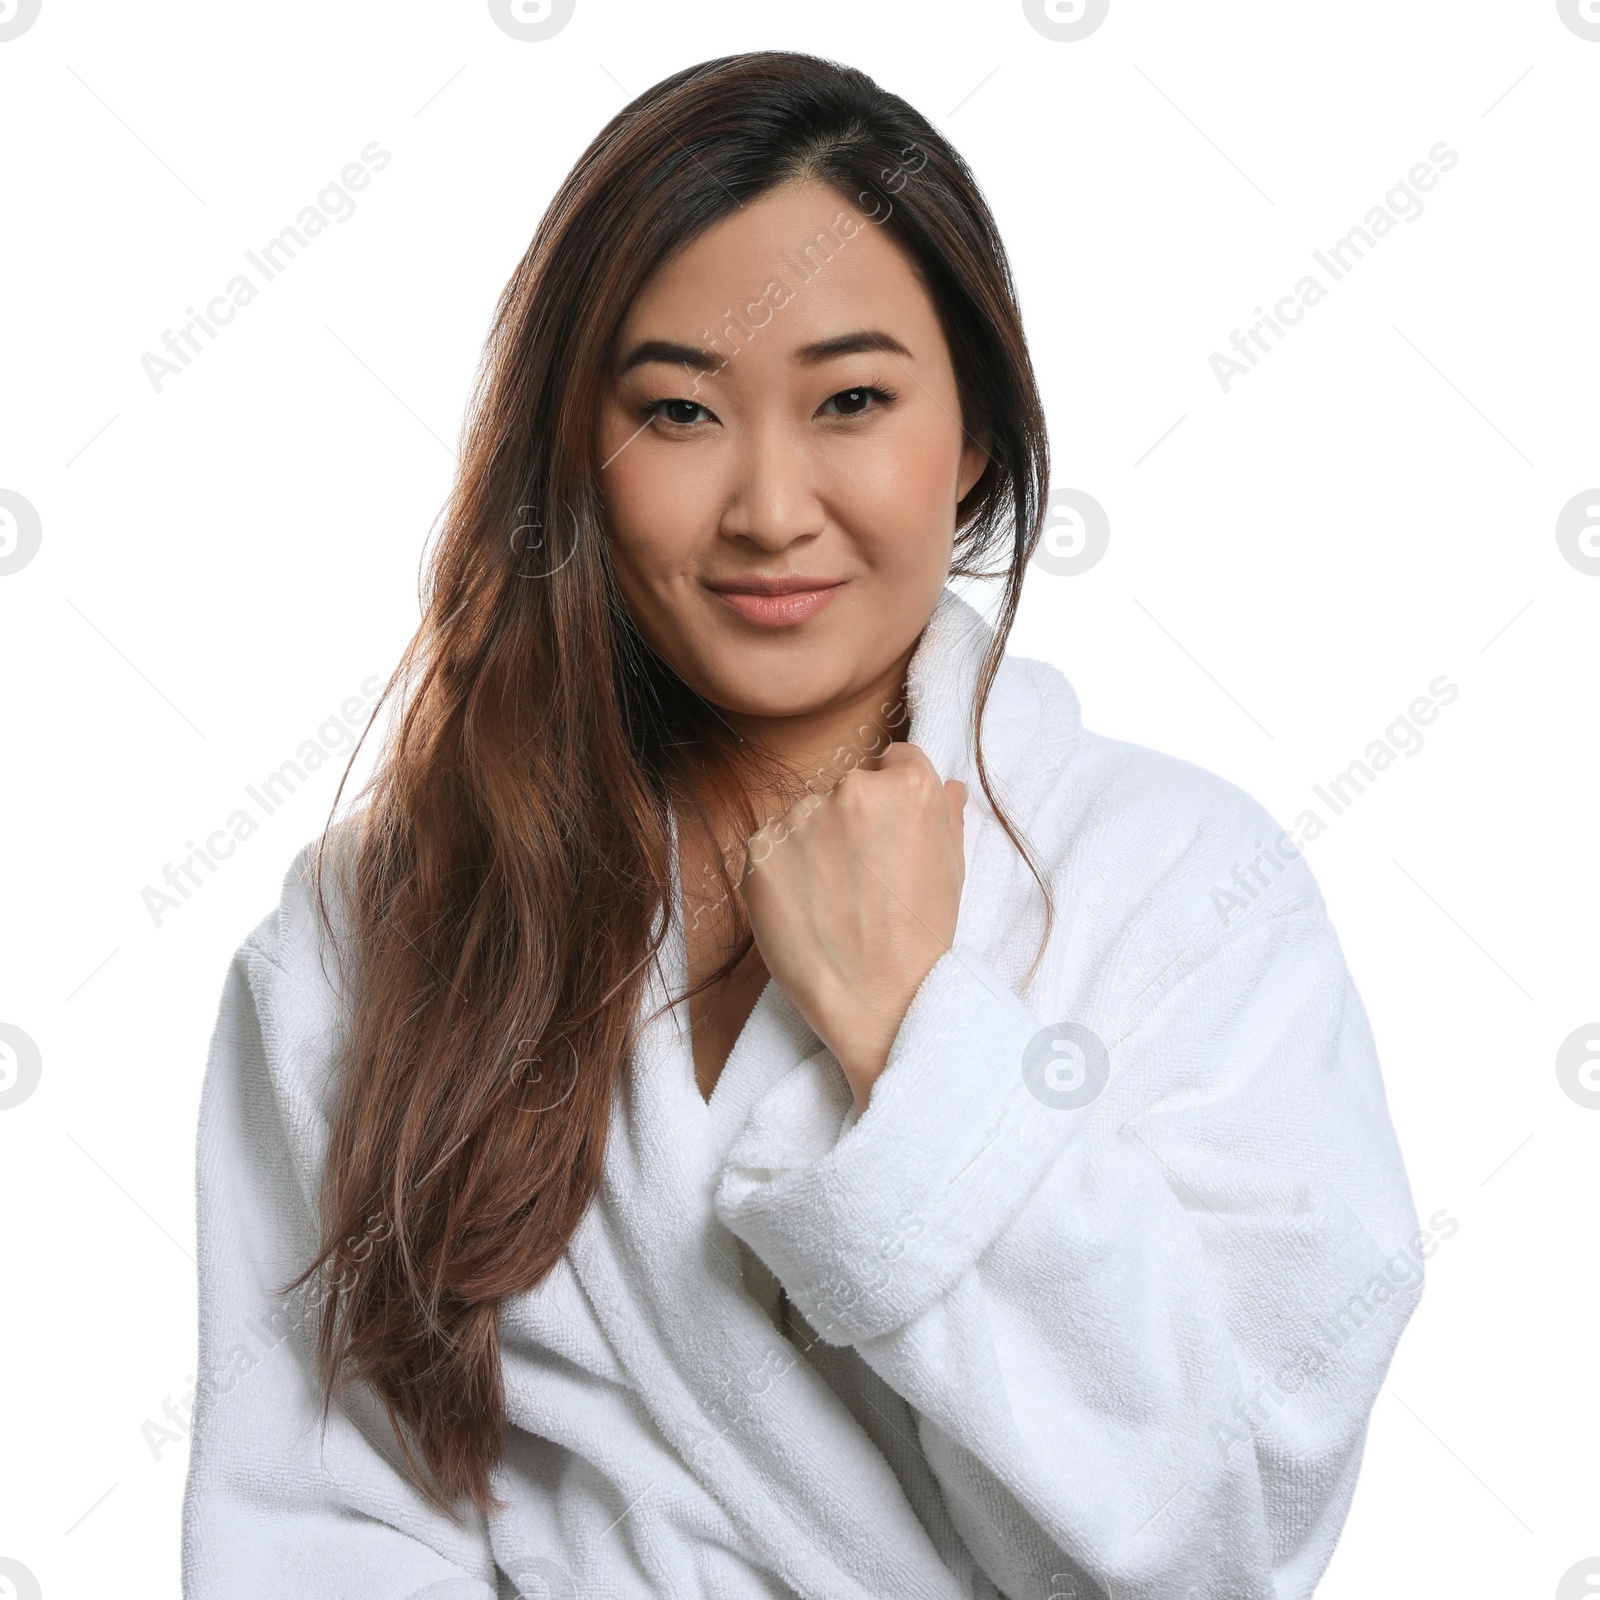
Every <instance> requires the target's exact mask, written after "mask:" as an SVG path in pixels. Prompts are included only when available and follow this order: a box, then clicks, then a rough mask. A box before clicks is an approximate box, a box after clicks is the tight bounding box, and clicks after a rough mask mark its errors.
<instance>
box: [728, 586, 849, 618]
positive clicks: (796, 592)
mask: <svg viewBox="0 0 1600 1600" xmlns="http://www.w3.org/2000/svg"><path fill="white" fill-rule="evenodd" d="M707 587H708V588H709V589H710V590H711V592H712V593H713V594H714V595H715V596H716V597H717V599H718V600H720V601H721V602H722V603H723V605H725V606H726V607H727V608H728V609H729V610H730V611H731V612H733V613H734V615H735V616H739V617H743V618H744V620H745V621H746V622H753V623H755V624H756V625H757V626H758V627H762V628H792V627H794V626H795V624H796V623H799V622H804V621H805V620H806V618H807V617H810V616H815V615H816V613H817V612H819V611H820V610H821V609H822V608H823V607H824V606H825V605H827V603H828V602H829V601H830V600H831V599H833V597H834V596H835V595H836V594H837V593H838V592H839V591H840V589H842V588H843V587H844V580H843V579H839V580H837V581H834V582H829V581H828V580H827V579H823V578H807V577H800V578H773V579H757V578H739V579H729V580H727V585H726V586H720V587H719V586H717V585H712V584H708V585H707Z"/></svg>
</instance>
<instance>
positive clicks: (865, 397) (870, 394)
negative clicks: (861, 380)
mask: <svg viewBox="0 0 1600 1600" xmlns="http://www.w3.org/2000/svg"><path fill="white" fill-rule="evenodd" d="M893 399H894V395H893V394H892V393H891V392H890V391H889V390H888V389H880V388H878V387H877V386H876V385H875V384H863V385H862V386H861V387H860V388H857V389H841V390H840V391H839V392H838V394H831V395H829V396H828V398H827V399H826V400H824V401H823V402H822V404H823V408H824V409H826V408H827V407H828V406H831V405H832V404H833V403H834V402H835V401H839V402H841V404H842V407H843V409H842V410H840V411H838V412H835V413H834V415H836V416H845V417H859V416H860V415H862V413H863V412H866V411H876V410H877V409H878V408H879V407H880V406H883V405H886V404H887V403H888V402H889V401H891V400H893Z"/></svg>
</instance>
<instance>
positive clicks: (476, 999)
mask: <svg viewBox="0 0 1600 1600" xmlns="http://www.w3.org/2000/svg"><path fill="white" fill-rule="evenodd" d="M1048 481H1049V474H1048V464H1047V458H1046V447H1045V436H1044V425H1043V418H1042V413H1041V409H1040V406H1039V402H1038V398H1037V395H1036V392H1035V387H1034V381H1033V376H1032V372H1031V369H1030V365H1029V361H1028V356H1027V350H1026V345H1025V342H1024V339H1023V335H1022V329H1021V325H1020V321H1019V317H1018V312H1017V308H1016V304H1015V300H1014V296H1013V292H1012V285H1011V281H1010V276H1009V271H1008V268H1007V266H1006V262H1005V256H1004V252H1003V249H1002V246H1001V244H1000V241H999V239H998V237H997V236H996V232H995V228H994V224H993V221H992V219H991V217H990V215H989V213H988V210H987V208H986V207H985V205H984V203H983V200H982V198H981V197H980V195H979V193H978V191H977V189H976V187H975V185H974V182H973V179H972V177H971V174H970V173H969V172H968V170H967V168H966V167H965V166H964V165H963V163H962V162H961V160H960V158H959V157H958V156H957V155H956V154H955V153H954V152H953V151H952V150H951V149H950V148H949V147H948V145H947V144H946V143H945V142H944V141H943V140H942V139H941V138H940V136H939V135H938V134H937V133H936V132H935V131H934V130H933V129H932V128H931V127H930V126H929V125H928V123H927V122H926V121H924V119H923V118H922V117H920V116H919V115H918V114H917V113H916V112H915V111H913V110H912V109H911V108H910V107H909V106H908V105H906V104H905V102H903V101H902V100H900V99H898V98H896V97H895V96H893V95H890V94H887V93H885V92H884V91H883V90H881V89H880V88H878V87H877V86H876V85H875V84H874V83H873V82H872V81H871V80H870V79H868V78H866V77H865V76H863V75H862V74H861V73H859V72H855V71H853V70H850V69H847V68H843V67H840V66H837V65H835V64H832V63H829V62H825V61H820V60H817V59H814V58H812V57H808V56H803V55H796V54H789V53H784V52H762V53H757V54H752V55H744V56H734V57H728V58H725V59H722V60H717V61H712V62H708V63H705V64H703V65H701V66H699V67H697V68H694V69H692V70H689V71H684V72H680V73H677V74H675V75H674V76H672V77H670V78H668V79H666V80H665V81H664V82H662V83H660V84H658V85H657V86H656V87H655V88H653V89H651V90H649V91H648V92H647V93H646V94H644V95H642V96H641V97H640V98H639V99H638V100H636V101H635V102H634V103H633V104H631V105H630V106H628V107H627V108H625V109H624V110H623V111H622V112H621V113H619V114H618V116H617V117H616V118H615V119H614V120H613V121H612V123H611V124H610V125H609V126H608V127H607V128H606V129H605V130H604V131H603V132H602V133H601V135H600V136H599V138H597V139H596V140H595V142H594V143H593V145H592V146H591V147H590V148H589V150H588V151H587V152H586V153H585V155H584V156H583V158H582V159H581V160H580V161H579V163H578V165H577V167H576V168H575V169H574V171H573V173H572V174H571V175H570V177H569V178H568V179H567V181H566V183H565V184H564V185H563V187H562V189H561V191H560V193H559V194H558V195H557V196H556V198H555V200H554V201H553V202H552V204H551V206H550V208H549V210H548V212H547V213H546V215H545V218H544V220H543V222H542V223H541V225H540V228H539V230H538V233H537V235H536V236H535V238H534V240H533V243H532V245H531V246H530V248H529V250H528V253H527V255H526V257H525V258H524V260H523V262H522V264H521V265H520V266H519V268H518V270H517V272H516V273H515V275H514V276H513V277H512V279H511V281H510V283H509V285H508V286H507V288H506V290H505V293H504V296H503V299H502V302H501V304H500V307H499V311H498V316H497V320H496V322H495V326H494V329H493V332H492V336H491V339H490V343H489V349H488V354H487V358H486V364H485V369H484V376H483V379H482V382H481V385H480V389H479V393H478V395H477V397H476V404H475V407H474V415H473V418H472V424H471V429H470V432H469V437H468V440H467V445H466V449H465V452H464V456H463V462H462V469H461V474H460V479H459V482H458V485H457V488H456V492H455V495H454V498H453V500H452V503H451V506H450V510H449V517H448V525H447V527H446V530H445V533H444V537H443V539H442V541H441V543H440V546H439V548H438V550H437V551H436V553H435V556H434V565H433V569H432V582H431V585H430V589H429V592H428V595H427V605H426V611H425V617H424V621H423V625H422V628H421V630H420V631H419V633H418V635H417V638H416V640H415V641H414V642H413V644H412V646H411V649H410V651H409V652H408V654H407V657H406V659H405V660H404V661H403V662H402V664H401V669H400V671H399V672H398V673H397V675H396V683H397V684H399V685H401V686H402V687H403V688H404V689H405V690H406V692H407V697H406V698H405V700H404V709H403V715H402V716H401V717H399V718H398V719H397V722H396V724H395V732H394V735H393V739H392V742H391V744H390V745H389V746H388V747H387V748H386V750H385V752H384V756H383V760H382V762H381V763H380V765H379V768H378V770H377V772H376V774H375V776H374V778H373V780H372V783H371V784H370V785H369V790H368V791H367V792H368V793H369V794H370V803H369V804H368V805H367V806H366V807H365V808H364V810H362V811H361V812H360V813H359V814H357V815H356V816H355V817H354V818H352V819H346V820H345V821H343V822H341V823H340V824H339V825H338V826H337V827H333V828H330V830H329V832H328V835H327V837H326V839H325V841H324V843H325V844H326V845H328V846H329V847H330V848H329V850H328V852H327V862H328V864H329V865H332V866H335V867H336V868H337V870H336V872H333V873H330V874H327V875H324V874H323V872H322V871H321V868H322V866H323V860H322V856H323V852H322V851H321V850H319V851H318V852H317V859H316V860H315V861H313V860H312V854H311V850H310V847H308V849H307V850H306V851H302V852H301V856H300V857H299V858H297V860H296V862H295V864H294V866H293V867H292V868H291V869H290V871H289V873H288V875H287V876H286V878H285V880H284V889H283V899H282V903H281V905H280V906H279V907H278V908H277V909H276V911H275V912H274V913H273V914H272V915H270V916H269V917H267V918H266V919H265V920H264V921H263V922H262V923H261V925H260V926H259V927H258V928H257V929H256V930H255V931H254V932H253V933H252V934H251V935H250V937H249V938H248V939H246V941H245V942H244V945H243V946H242V948H241V950H240V952H239V954H238V957H237V958H236V960H235V963H234V965H233V967H232V969H231V971H230V974H229V977H228V982H227V986H226V989H225V991H224V995H223V1001H222V1008H221V1013H220V1016H219V1019H218V1023H217V1030H216V1036H215V1041H214V1045H213V1051H212V1055H211V1059H210V1063H209V1066H208V1071H207V1081H206V1088H205V1093H204V1098H203V1104H202V1108H201V1118H200V1135H199V1141H200V1142H199V1149H200V1164H199V1202H200V1247H201V1268H200V1288H201V1376H200V1380H199V1383H198V1384H197V1395H196V1408H195V1419H194V1446H193V1454H192V1460H191V1467H190V1476H189V1482H188V1488H187V1496H186V1502H185V1540H184V1552H185V1557H184V1560H185V1581H186V1592H187V1593H189V1594H190V1595H191V1596H194V1597H197V1600H210V1597H213V1596H234V1595H245V1594H250V1595H256V1594H261V1593H292V1594H295V1595H298V1596H333V1595H356V1594H359V1595H362V1596H388V1595H393V1596H400V1595H408V1596H418V1595H424V1594H425V1595H428V1596H430V1597H436V1600H444V1597H446V1596H459V1597H462V1600H466V1597H469V1596H472V1597H484V1600H488V1597H490V1596H500V1597H504V1596H509V1595H512V1594H518V1593H520V1594H524V1595H528V1596H543V1595H568V1596H576V1595H585V1596H588V1595H593V1596H601V1595H604V1596H645V1595H672V1596H699V1595H716V1596H728V1597H735V1596H756V1595H761V1596H792V1595H802V1596H808V1597H815V1600H836V1597H840V1596H850V1597H862V1600H864V1597H867V1596H872V1597H885V1596H892V1597H895V1600H901V1597H906V1596H928V1597H939V1600H945V1597H950V1600H954V1597H958V1596H961V1597H968V1596H995V1595H1004V1596H1007V1597H1011V1600H1021V1597H1030V1600H1032V1597H1039V1600H1044V1597H1046V1596H1054V1597H1056V1600H1064V1597H1068V1596H1075V1597H1085V1596H1116V1597H1118V1600H1147V1597H1148V1600H1156V1597H1160V1600H1174V1597H1177V1596H1184V1595H1187V1596H1192V1597H1208V1600H1210V1597H1216V1600H1221V1597H1227V1600H1267V1597H1269V1596H1271V1597H1274V1600H1286V1597H1289V1596H1302V1595H1308V1594H1310V1593H1311V1591H1312V1588H1313V1586H1314V1584H1315V1583H1316V1581H1317V1579H1318V1577H1319V1576H1320V1574H1321V1573H1322V1571H1323V1569H1324V1568H1325V1566H1326V1564H1327V1561H1328V1559H1329V1556H1330V1554H1331V1552H1332V1549H1333V1545H1334V1541H1335V1539H1336V1537H1337V1534H1338V1532H1339V1529H1340V1527H1341V1525H1342V1523H1343V1520H1344V1517H1345V1515H1346V1512H1347V1510H1348V1507H1349V1505H1350V1500H1351V1495H1352V1493H1353V1490H1354V1483H1355V1476H1356V1472H1357V1469H1358V1466H1359V1461H1360V1456H1361V1449H1362V1444H1363V1440H1364V1436H1365V1428H1366V1423H1367V1418H1368V1414H1369V1411H1370V1408H1371V1405H1372V1403H1373V1400H1374V1397H1375V1396H1376V1394H1377V1391H1378V1388H1379V1385H1380V1384H1381V1382H1382V1379H1383V1375H1384V1372H1385V1370H1386V1369H1387V1366H1388V1363H1389V1360H1390V1357H1391V1355H1392V1353H1393V1351H1394V1348H1395V1345H1396V1341H1397V1340H1398V1338H1399V1336H1400V1333H1401V1330H1402V1328H1403V1326H1404V1324H1405V1322H1406V1320H1407V1317H1408V1316H1409V1314H1410V1312H1411V1310H1412V1307H1413V1306H1414V1304H1415V1302H1416V1297H1417V1294H1418V1292H1419V1290H1420V1287H1421V1276H1420V1272H1419V1270H1418V1269H1417V1267H1416V1265H1415V1260H1414V1257H1415V1247H1416V1243H1418V1242H1420V1240H1419V1239H1418V1230H1417V1222H1416V1216H1415V1213H1414V1210H1413V1206H1412V1201H1411V1196H1410V1193H1409V1190H1408V1186H1407V1182H1406V1177H1405V1172H1404V1168H1403V1165H1402V1162H1401V1158H1400V1154H1399V1151H1398V1149H1397V1147H1396V1142H1395V1138H1394V1134H1393V1131H1392V1128H1391V1125H1390V1122H1389V1118H1388V1113H1387V1109H1386V1105H1385V1100H1384V1093H1383V1086H1382V1082H1381V1079H1380V1076H1379V1071H1378V1066H1377V1063H1376V1060H1375V1058H1374V1052H1373V1045H1372V1039H1371V1036H1370V1032H1369V1029H1368V1026H1367V1022H1366V1018H1365V1015H1364V1012H1363V1010H1362V1007H1361V1003H1360V1001H1359V999H1358V998H1357V996H1356V994H1355V992H1354V990H1353V988H1352V986H1351V982H1350V978H1349V975H1348V973H1347V971H1346V967H1345V963H1344V960H1343V958H1342V955H1341V953H1340V948H1339V945H1338V942H1337V940H1336V938H1335V936H1334V933H1333V930H1332V929H1331V927H1330V926H1329V924H1328V921H1327V918H1326V915H1325V912H1324V908H1323V903H1322V900H1321V897H1320V895H1319V893H1318V891H1317V889H1316V887H1315V884H1314V883H1313V881H1312V879H1311V876H1310V874H1309V873H1308V871H1307V870H1306V868H1305V866H1304V865H1303V863H1301V862H1300V861H1299V860H1298V859H1297V858H1295V857H1294V856H1293V855H1292V852H1291V847H1288V846H1287V845H1285V844H1284V843H1283V842H1282V841H1284V840H1285V839H1286V838H1287V836H1286V835H1284V834H1282V833H1281V832H1280V831H1279V830H1278V828H1277V826H1276V824H1275V823H1273V822H1272V820H1271V819H1270V818H1269V817H1268V815H1267V814H1266V812H1265V811H1264V810H1263V809H1262V808H1261V807H1259V806H1258V805H1256V804H1255V803H1254V802H1253V801H1252V800H1250V799H1249V798H1248V797H1247V796H1245V795H1243V794H1242V793H1240V792H1239V791H1238V790H1237V789H1235V788H1233V787H1231V786H1230V785H1228V784H1226V783H1224V782H1222V781H1221V780H1219V779H1217V778H1214V777H1211V776H1210V775H1208V774H1206V773H1203V772H1201V771H1199V770H1198V769H1196V768H1194V767H1191V766H1188V765H1186V764H1184V763H1182V762H1179V761H1175V760H1172V759H1170V758H1167V757H1163V756H1160V755H1156V754H1154V753H1151V752H1148V751H1145V750H1141V749H1138V748H1136V747H1133V746H1130V745H1127V744H1122V743H1119V742H1116V741H1113V740H1110V739H1106V738H1103V737H1100V736H1098V735H1096V734H1093V733H1090V732H1088V731H1087V730H1086V729H1085V728H1084V727H1083V726H1082V724H1081V723H1080V721H1079V718H1078V707H1077V702H1076V699H1075V697H1074V695H1073V692H1072V690H1071V688H1070V687H1069V686H1068V684H1067V683H1066V681H1065V680H1064V679H1063V677H1062V676H1061V674H1060V673H1059V672H1057V671H1056V670H1055V669H1054V668H1052V667H1049V666H1047V665H1045V664H1043V663H1040V662H1035V661H1029V660H1025V659H1021V658H1017V657H1014V656H1008V655H1006V654H1005V653H1004V647H1005V640H1006V636H1007V634H1008V632H1009V628H1010V624H1011V620H1012V618H1013V616H1014V614H1015V611H1016V607H1017V602H1018V597H1019V593H1020V589H1021V585H1022V580H1023V576H1024V573H1025V571H1026V568H1027V563H1028V559H1029V556H1030V554H1031V552H1032V550H1033V547H1034V544H1035V541H1036V539H1037V537H1038V533H1039V527H1040V523H1041V520H1042V515H1043V505H1044V491H1045V485H1046V484H1047V483H1048ZM992 557H993V558H998V559H999V562H1000V566H999V571H998V572H997V573H994V572H988V571H987V569H986V566H985V563H986V560H987V559H988V558H992ZM979 575H985V576H991V577H994V576H998V577H1000V578H1001V579H1002V580H1003V594H1002V598H1001V601H1000V604H999V608H998V614H999V618H1000V621H999V625H998V626H996V627H993V628H991V627H990V626H989V625H988V624H987V623H986V622H985V621H984V620H983V618H982V616H981V615H980V614H979V613H978V612H977V611H976V610H975V609H974V608H973V607H972V606H971V605H970V604H969V603H968V602H967V601H966V600H964V599H963V598H961V597H960V596H959V595H958V594H957V593H956V592H955V590H953V589H951V588H949V587H947V585H948V581H949V579H950V578H951V577H952V576H979ZM980 729H981V737H980ZM1274 841H1276V842H1274ZM314 867H315V868H316V870H315V871H313V870H312V869H313V868H314ZM1219 884H1222V885H1227V886H1228V887H1229V891H1230V894H1231V896H1232V901H1233V902H1236V903H1237V904H1236V905H1235V904H1232V903H1230V904H1229V905H1228V909H1227V911H1226V913H1225V914H1223V913H1219V911H1218V909H1217V905H1216V904H1215V903H1214V899H1213V894H1214V888H1215V886H1216V885H1219ZM326 889H332V890H333V891H334V892H332V893H331V894H330V893H325V892H324V891H325V890H326ZM1395 1262H1401V1263H1403V1264H1404V1265H1403V1267H1402V1268H1396V1267H1395V1266H1394V1263H1395ZM296 1273H298V1276H294V1274H296ZM319 1413H320V1415H319Z"/></svg>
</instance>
